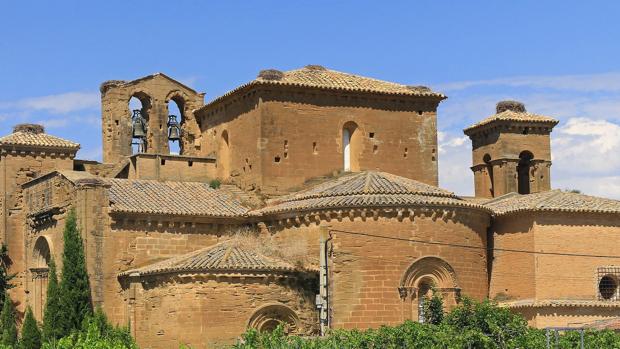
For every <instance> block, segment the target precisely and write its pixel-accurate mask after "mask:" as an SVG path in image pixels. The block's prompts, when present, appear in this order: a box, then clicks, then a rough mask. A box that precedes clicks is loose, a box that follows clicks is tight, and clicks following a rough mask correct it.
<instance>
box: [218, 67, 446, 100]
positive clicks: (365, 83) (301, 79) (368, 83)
mask: <svg viewBox="0 0 620 349" xmlns="http://www.w3.org/2000/svg"><path fill="white" fill-rule="evenodd" d="M261 84H262V85H289V86H300V87H315V88H322V89H330V90H341V91H358V92H378V93H383V94H390V95H407V96H420V97H435V98H439V99H445V98H446V96H445V95H443V94H441V93H438V92H433V91H432V90H431V89H430V88H428V87H425V86H409V85H402V84H397V83H394V82H388V81H383V80H378V79H373V78H368V77H364V76H359V75H354V74H348V73H342V72H339V71H335V70H331V69H326V68H324V67H322V66H318V65H308V66H305V67H303V68H300V69H295V70H290V71H286V72H281V71H279V70H273V69H272V70H263V71H261V72H260V74H259V75H258V77H257V78H256V79H254V80H252V81H250V82H248V83H246V84H244V85H241V86H239V87H237V88H236V89H234V90H232V91H230V92H227V93H226V94H224V95H222V96H220V97H218V98H216V99H214V100H213V101H211V102H209V103H207V105H210V104H213V103H215V102H218V101H220V100H221V99H223V98H225V97H227V96H229V95H232V94H234V93H236V92H237V91H239V90H242V89H244V88H246V87H249V86H252V85H261Z"/></svg>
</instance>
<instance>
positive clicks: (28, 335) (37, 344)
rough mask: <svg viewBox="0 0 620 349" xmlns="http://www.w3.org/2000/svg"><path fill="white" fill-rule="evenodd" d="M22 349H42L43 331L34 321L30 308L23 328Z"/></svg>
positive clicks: (20, 346) (20, 344)
mask: <svg viewBox="0 0 620 349" xmlns="http://www.w3.org/2000/svg"><path fill="white" fill-rule="evenodd" d="M19 348H20V349H40V348H41V331H39V325H38V324H37V321H36V320H35V319H34V315H33V314H32V309H30V306H28V309H27V310H26V318H25V319H24V326H23V327H22V338H21V340H20V341H19Z"/></svg>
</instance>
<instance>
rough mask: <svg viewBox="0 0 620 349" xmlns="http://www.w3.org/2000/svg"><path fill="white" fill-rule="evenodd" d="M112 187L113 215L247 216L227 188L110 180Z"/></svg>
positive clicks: (204, 184)
mask: <svg viewBox="0 0 620 349" xmlns="http://www.w3.org/2000/svg"><path fill="white" fill-rule="evenodd" d="M106 182H108V183H109V184H110V189H109V190H110V203H111V209H112V212H122V213H144V214H171V215H191V216H208V217H242V216H244V215H246V214H247V212H248V208H246V207H244V206H243V205H242V204H241V202H240V201H239V200H237V198H235V196H234V195H233V194H232V193H231V192H230V191H228V190H226V189H213V188H211V187H210V186H209V184H207V183H198V182H168V181H165V182H162V181H156V180H138V179H106Z"/></svg>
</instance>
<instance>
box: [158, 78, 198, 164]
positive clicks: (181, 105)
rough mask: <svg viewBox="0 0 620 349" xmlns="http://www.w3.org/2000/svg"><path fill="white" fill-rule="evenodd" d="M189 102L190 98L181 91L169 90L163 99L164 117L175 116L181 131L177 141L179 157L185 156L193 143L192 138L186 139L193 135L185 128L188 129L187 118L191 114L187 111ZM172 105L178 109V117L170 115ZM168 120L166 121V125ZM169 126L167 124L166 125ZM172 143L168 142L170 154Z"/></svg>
mask: <svg viewBox="0 0 620 349" xmlns="http://www.w3.org/2000/svg"><path fill="white" fill-rule="evenodd" d="M189 101H190V97H189V96H188V95H187V94H186V93H184V92H183V91H181V90H178V89H174V90H171V91H170V92H168V94H167V95H166V98H164V105H165V106H166V113H165V114H166V116H167V117H170V115H175V116H176V117H177V119H176V122H178V124H179V128H180V130H181V132H180V137H181V139H180V140H179V144H178V148H179V149H178V150H179V155H183V154H185V150H186V149H188V148H189V145H190V144H191V143H193V141H194V139H193V137H192V139H187V137H185V136H187V135H191V134H193V132H188V131H190V130H188V129H187V128H188V127H189V124H190V123H189V122H188V121H189V119H188V116H189V115H191V112H190V111H188V104H189ZM171 102H172V103H174V104H176V106H177V108H178V109H179V114H180V115H176V113H174V114H173V113H172V112H171V111H170V103H171ZM169 121H170V120H169V119H166V123H168V122H169ZM167 125H168V126H169V124H167ZM172 146H173V145H172V143H171V142H170V140H168V151H169V152H171V151H172V149H171V148H172Z"/></svg>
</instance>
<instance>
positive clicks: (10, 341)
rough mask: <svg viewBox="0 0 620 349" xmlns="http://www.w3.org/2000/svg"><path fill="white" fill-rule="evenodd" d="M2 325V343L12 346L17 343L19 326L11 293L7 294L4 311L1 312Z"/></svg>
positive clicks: (3, 306)
mask: <svg viewBox="0 0 620 349" xmlns="http://www.w3.org/2000/svg"><path fill="white" fill-rule="evenodd" d="M0 326H2V336H1V337H0V343H1V344H4V345H7V346H9V347H11V348H13V347H15V345H16V344H17V326H16V325H15V309H13V302H12V301H11V298H10V297H9V295H8V294H7V295H5V297H4V304H3V305H2V313H0Z"/></svg>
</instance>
